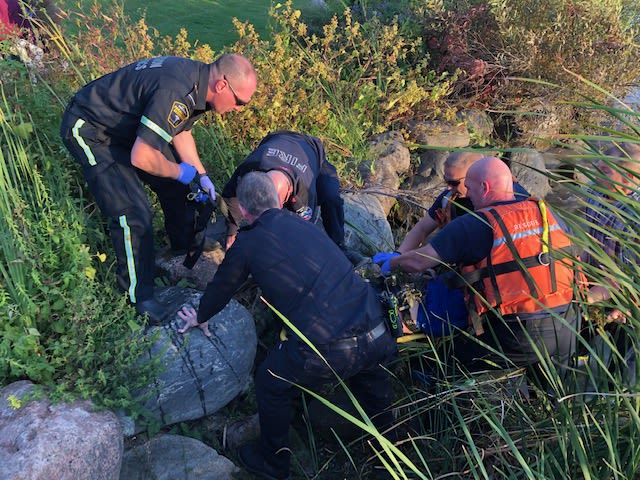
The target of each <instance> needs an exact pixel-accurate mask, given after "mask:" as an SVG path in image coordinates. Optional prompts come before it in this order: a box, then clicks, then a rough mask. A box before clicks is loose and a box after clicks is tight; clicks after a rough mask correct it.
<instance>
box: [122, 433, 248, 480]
mask: <svg viewBox="0 0 640 480" xmlns="http://www.w3.org/2000/svg"><path fill="white" fill-rule="evenodd" d="M238 471H239V469H238V467H236V466H235V465H234V464H233V462H231V460H229V459H228V458H226V457H223V456H222V455H220V454H218V452H216V451H215V450H214V449H213V448H211V447H208V446H207V445H205V444H204V443H202V442H200V441H199V440H196V439H194V438H189V437H182V436H180V435H159V436H157V437H154V438H152V439H151V440H149V441H148V442H146V443H145V444H143V445H139V446H137V447H135V448H133V449H131V450H129V451H128V452H126V453H125V455H124V459H123V461H122V471H121V473H120V479H121V480H149V479H154V480H227V479H229V480H231V479H233V478H234V473H236V472H238Z"/></svg>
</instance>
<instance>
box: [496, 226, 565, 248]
mask: <svg viewBox="0 0 640 480" xmlns="http://www.w3.org/2000/svg"><path fill="white" fill-rule="evenodd" d="M556 230H560V225H558V224H555V225H549V231H550V232H555V231H556ZM534 235H535V236H540V235H542V227H539V228H532V229H530V230H524V231H522V232H518V233H514V234H512V235H511V238H513V239H514V240H518V239H521V238H525V237H532V236H534ZM503 243H505V239H504V237H498V238H496V239H495V240H494V241H493V248H496V247H497V246H498V245H502V244H503Z"/></svg>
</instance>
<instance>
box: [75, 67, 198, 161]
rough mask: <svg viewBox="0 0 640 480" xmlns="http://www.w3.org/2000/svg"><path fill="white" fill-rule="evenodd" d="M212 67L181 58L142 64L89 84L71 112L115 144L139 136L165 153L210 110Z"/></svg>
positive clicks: (83, 89) (127, 143)
mask: <svg viewBox="0 0 640 480" xmlns="http://www.w3.org/2000/svg"><path fill="white" fill-rule="evenodd" d="M209 69H210V67H209V65H207V64H205V63H202V62H197V61H194V60H189V59H187V58H180V57H156V58H150V59H146V60H140V61H138V62H136V63H132V64H131V65H127V66H126V67H122V68H121V69H119V70H116V71H115V72H112V73H109V74H107V75H104V76H103V77H100V78H98V79H96V80H94V81H93V82H91V83H89V84H87V85H85V86H84V87H83V88H82V89H80V91H78V93H76V95H75V97H74V98H73V105H72V108H73V109H74V111H75V112H76V113H77V114H78V116H80V117H82V118H83V119H84V120H85V121H88V122H90V123H91V124H93V125H95V126H96V127H98V129H102V130H103V131H104V133H105V134H106V136H107V137H109V140H108V141H109V142H111V143H117V144H121V145H128V146H131V145H133V143H134V141H135V139H136V137H138V136H139V137H141V138H143V139H144V140H145V141H146V142H147V143H149V144H150V145H151V146H152V147H154V148H156V149H158V150H160V151H163V150H164V149H165V147H166V146H167V145H168V144H169V142H171V140H172V139H173V137H174V136H175V135H176V134H178V133H180V132H182V131H184V130H190V129H191V128H192V127H193V124H194V123H195V121H196V120H197V119H198V118H199V117H200V116H201V115H202V114H203V113H204V112H205V111H207V110H209V107H208V105H207V102H206V97H207V86H208V81H209Z"/></svg>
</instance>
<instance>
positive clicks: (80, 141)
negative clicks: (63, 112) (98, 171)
mask: <svg viewBox="0 0 640 480" xmlns="http://www.w3.org/2000/svg"><path fill="white" fill-rule="evenodd" d="M83 125H84V120H82V119H81V118H79V119H78V120H76V123H75V124H74V125H73V128H72V129H71V131H72V132H73V138H75V139H76V141H77V142H78V145H80V148H82V150H83V151H84V154H85V155H86V156H87V161H88V162H89V165H91V166H92V167H93V166H95V165H96V157H95V156H94V155H93V152H92V151H91V149H90V148H89V145H87V143H86V142H85V141H84V139H83V138H82V137H81V136H80V129H81V128H82V126H83Z"/></svg>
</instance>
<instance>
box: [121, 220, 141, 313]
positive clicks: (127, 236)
mask: <svg viewBox="0 0 640 480" xmlns="http://www.w3.org/2000/svg"><path fill="white" fill-rule="evenodd" d="M119 219H120V226H121V227H122V230H123V238H122V240H123V241H124V251H125V252H126V254H127V270H128V271H129V300H131V303H136V286H137V284H138V277H137V276H136V264H135V262H134V261H133V247H132V245H131V229H130V228H129V225H128V224H127V216H126V215H121V216H120V217H119Z"/></svg>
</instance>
